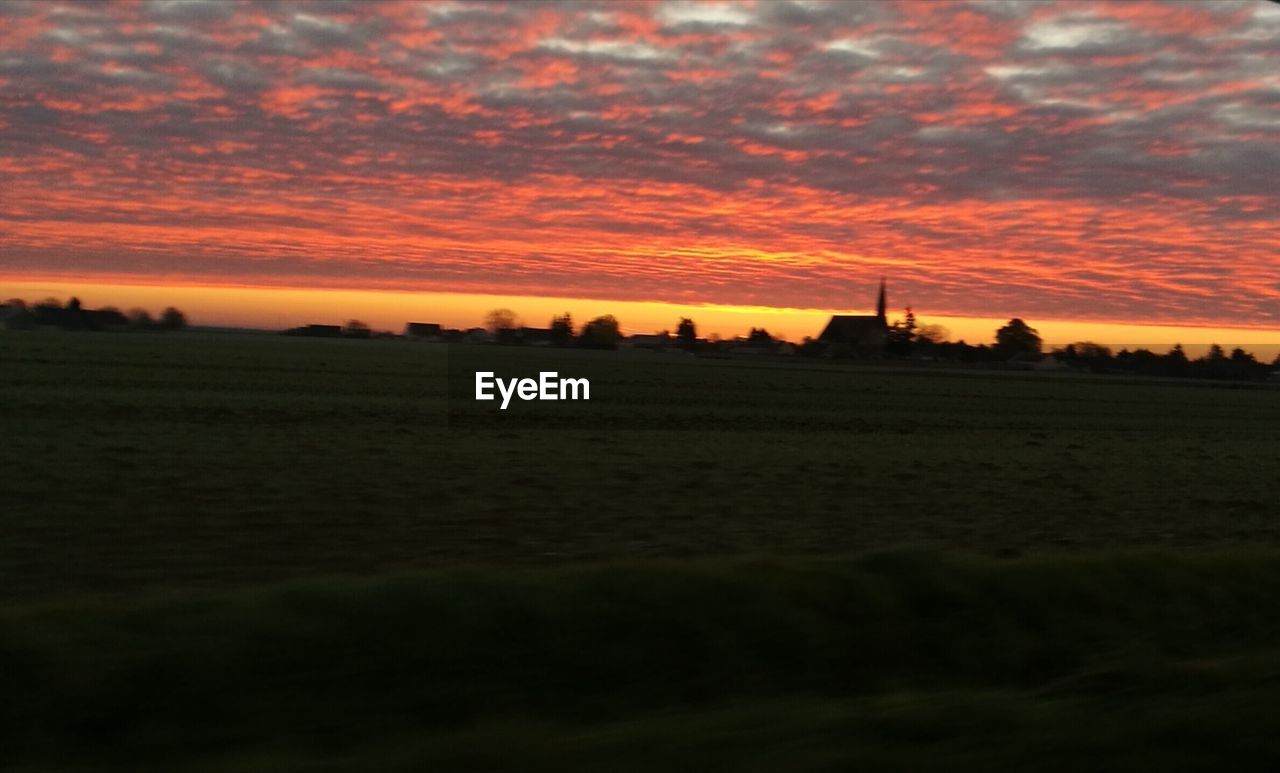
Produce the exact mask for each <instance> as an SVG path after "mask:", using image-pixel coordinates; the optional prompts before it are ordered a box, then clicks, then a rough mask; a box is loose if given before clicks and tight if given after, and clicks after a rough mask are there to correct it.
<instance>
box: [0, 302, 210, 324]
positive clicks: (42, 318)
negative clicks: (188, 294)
mask: <svg viewBox="0 0 1280 773" xmlns="http://www.w3.org/2000/svg"><path fill="white" fill-rule="evenodd" d="M0 310H2V311H3V314H2V315H0V319H2V320H3V321H4V322H5V325H6V327H9V328H11V329H22V328H24V327H42V326H52V327H63V328H91V329H120V328H131V329H134V330H181V329H183V328H185V327H186V326H187V315H186V314H185V313H183V312H182V310H180V309H178V308H177V307H174V306H169V307H167V308H165V309H164V311H162V312H160V314H159V316H153V315H152V314H151V312H149V311H147V310H146V309H143V308H134V309H130V310H129V311H127V312H123V311H121V310H120V309H118V308H116V307H115V306H103V307H101V308H98V309H89V308H85V307H84V305H83V304H82V303H81V302H80V299H79V298H76V297H74V296H73V297H71V298H69V299H68V300H67V302H66V303H65V304H64V303H63V302H62V301H59V300H58V299H57V298H45V299H44V300H42V301H35V302H32V303H28V302H27V301H25V300H23V299H22V298H10V299H9V300H7V301H5V302H4V303H3V304H0Z"/></svg>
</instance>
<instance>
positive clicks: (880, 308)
mask: <svg viewBox="0 0 1280 773" xmlns="http://www.w3.org/2000/svg"><path fill="white" fill-rule="evenodd" d="M886 311H887V309H886V308H885V294H884V277H880V299H879V300H878V301H877V302H876V317H877V318H879V319H881V320H883V319H887V318H888V315H887V314H886Z"/></svg>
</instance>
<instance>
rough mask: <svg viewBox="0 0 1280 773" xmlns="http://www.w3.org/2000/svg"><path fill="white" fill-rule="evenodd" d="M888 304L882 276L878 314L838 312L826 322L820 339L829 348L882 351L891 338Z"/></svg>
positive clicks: (864, 351)
mask: <svg viewBox="0 0 1280 773" xmlns="http://www.w3.org/2000/svg"><path fill="white" fill-rule="evenodd" d="M886 305H887V304H886V294H885V281H884V278H883V277H881V279H880V296H879V298H878V299H877V300H876V313H875V315H874V316H869V315H857V314H836V315H834V316H832V317H831V320H830V321H828V322H827V326H826V327H825V328H823V330H822V334H821V335H820V336H818V340H819V341H821V342H822V343H824V344H827V345H828V348H829V349H836V350H841V349H843V350H846V351H848V352H849V353H851V354H860V355H864V356H865V355H876V354H880V353H881V352H882V351H884V345H885V342H886V341H887V340H888V338H889V319H888V316H887V314H886Z"/></svg>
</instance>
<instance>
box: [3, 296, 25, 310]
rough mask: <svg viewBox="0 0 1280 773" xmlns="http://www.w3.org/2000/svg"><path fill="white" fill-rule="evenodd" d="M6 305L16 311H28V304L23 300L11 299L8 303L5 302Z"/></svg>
mask: <svg viewBox="0 0 1280 773" xmlns="http://www.w3.org/2000/svg"><path fill="white" fill-rule="evenodd" d="M4 305H5V306H8V307H9V308H11V309H13V310H14V311H26V310H27V302H26V301H24V300H22V299H21V298H10V299H9V300H7V301H5V302H4Z"/></svg>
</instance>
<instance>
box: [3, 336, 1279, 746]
mask: <svg viewBox="0 0 1280 773" xmlns="http://www.w3.org/2000/svg"><path fill="white" fill-rule="evenodd" d="M486 363H488V364H492V365H493V366H494V367H496V368H497V369H498V370H504V369H511V370H513V371H520V370H529V369H534V370H537V369H545V370H557V371H559V372H561V373H562V374H567V375H574V376H579V375H583V376H588V377H590V378H591V381H592V401H591V402H590V404H579V405H568V404H565V405H561V406H559V411H557V412H551V413H544V414H540V413H538V412H537V411H535V410H527V411H523V412H519V411H521V407H520V406H515V407H513V408H512V409H511V410H510V411H508V412H506V413H504V414H495V413H492V412H490V413H487V414H484V415H475V414H474V412H469V411H468V409H467V407H466V406H464V405H460V404H459V402H458V401H457V399H456V397H455V398H454V399H453V400H452V401H451V400H450V397H449V392H448V391H447V388H446V387H447V385H448V383H449V376H450V374H452V375H454V376H455V377H457V376H458V375H459V374H466V373H467V372H468V368H473V366H476V365H479V364H486ZM0 373H2V374H3V376H4V378H3V380H0V417H2V419H0V420H2V422H3V423H2V424H0V426H3V428H4V443H3V445H0V470H3V484H2V485H0V610H2V614H0V681H3V684H0V692H2V693H3V694H5V695H6V696H9V699H8V700H7V701H6V706H5V711H6V712H9V713H8V715H7V716H5V717H3V719H4V720H5V721H4V723H3V724H4V726H5V727H6V728H8V730H7V731H6V733H7V736H5V737H0V748H9V749H11V750H14V751H13V752H12V758H11V760H12V768H13V769H15V770H31V771H43V770H54V769H68V768H70V769H76V768H78V767H79V768H86V769H92V768H111V767H118V768H120V769H136V767H137V761H138V760H141V759H147V760H149V762H148V765H147V767H160V768H164V769H170V770H180V769H181V770H187V769H189V770H245V769H254V770H304V769H305V770H313V769H321V768H323V767H324V765H323V764H322V763H324V761H326V760H328V761H329V762H330V763H331V765H330V769H352V768H355V769H379V770H397V769H404V770H408V769H422V768H423V767H424V766H426V767H434V768H435V769H450V770H461V769H476V770H493V769H511V770H542V769H546V770H593V769H596V770H598V769H605V768H607V769H612V770H629V769H635V770H655V769H664V770H683V769H688V770H707V769H732V770H746V769H758V770H778V769H781V768H783V767H785V768H787V769H790V770H835V769H848V768H849V767H851V766H854V767H856V766H858V765H863V766H870V767H871V768H875V769H884V768H886V767H897V768H902V769H928V768H931V767H932V768H936V769H948V770H954V769H965V768H972V769H989V768H990V767H992V766H1009V765H1013V764H1022V763H1025V762H1027V761H1029V760H1035V761H1036V764H1037V765H1038V766H1039V767H1048V768H1049V769H1055V768H1053V765H1060V767H1059V768H1057V769H1063V770H1070V769H1078V768H1079V767H1081V766H1087V767H1090V768H1093V769H1100V768H1107V767H1109V768H1111V769H1121V768H1125V769H1132V768H1133V767H1135V766H1136V767H1152V766H1158V767H1161V768H1162V769H1198V768H1205V769H1213V768H1215V767H1217V768H1220V767H1221V765H1215V763H1220V762H1221V761H1222V760H1223V759H1224V758H1225V756H1227V755H1230V758H1231V765H1230V767H1232V768H1233V769H1241V768H1247V767H1249V766H1250V765H1254V764H1255V763H1257V769H1263V768H1267V767H1271V766H1270V765H1266V764H1263V763H1265V762H1268V761H1269V762H1273V763H1274V762H1275V761H1276V759H1277V757H1276V755H1277V754H1278V753H1280V748H1278V747H1277V746H1276V745H1275V744H1274V741H1271V740H1269V738H1270V736H1269V735H1268V734H1266V733H1265V732H1264V730H1265V711H1263V710H1262V707H1264V706H1266V705H1274V703H1275V701H1276V699H1277V698H1280V686H1277V685H1280V681H1277V679H1278V678H1280V649H1277V648H1276V645H1275V642H1276V641H1280V638H1278V637H1277V635H1278V634H1280V593H1277V591H1280V551H1277V546H1278V545H1280V475H1277V470H1280V444H1278V443H1277V436H1278V434H1280V433H1278V432H1277V427H1280V390H1276V389H1274V388H1265V387H1255V386H1238V385H1229V384H1200V383H1190V382H1159V381H1146V382H1137V381H1135V382H1129V381H1125V380H1122V379H1115V378H1104V377H1099V378H1094V377H1087V376H1076V375H1067V376H1049V375H1044V374H1018V373H982V372H974V371H939V370H932V369H926V368H920V369H906V368H889V367H866V366H863V367H855V366H836V365H832V364H830V363H823V362H816V361H803V360H801V361H796V362H792V363H773V362H758V363H753V362H746V361H730V360H705V359H698V358H691V357H684V356H677V355H670V354H653V353H642V352H599V353H596V352H579V351H567V352H561V351H547V350H536V351H535V350H519V349H505V348H492V347H460V348H452V349H450V348H446V347H443V346H434V345H428V344H413V343H408V342H402V341H327V340H307V339H285V338H279V337H274V336H265V335H264V336H255V335H236V336H231V335H226V336H219V335H211V334H199V333H185V334H174V335H168V336H165V335H144V334H138V335H96V336H95V335H74V334H66V335H46V334H0ZM579 409H581V410H579ZM1081 737H1089V738H1096V741H1095V744H1096V745H1095V746H1094V747H1093V748H1094V749H1096V750H1101V753H1103V754H1104V755H1107V759H1114V760H1115V763H1114V764H1098V760H1097V759H1094V758H1091V757H1089V756H1088V755H1087V754H1086V751H1083V750H1082V749H1087V748H1088V746H1087V745H1086V746H1085V747H1082V746H1081V744H1080V738H1081ZM1050 758H1053V759H1054V760H1055V761H1054V762H1053V763H1052V764H1050V763H1049V762H1048V760H1049V759H1050ZM1059 761H1060V762H1059ZM6 762H10V760H6V759H5V753H4V752H2V751H0V769H4V768H5V767H6V765H5V763H6ZM628 766H630V767H628ZM753 766H754V767H753Z"/></svg>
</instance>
